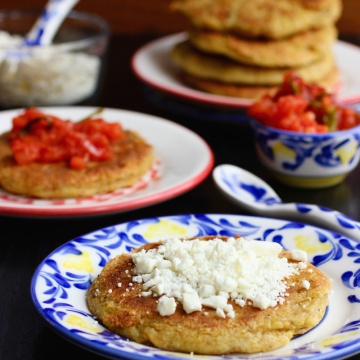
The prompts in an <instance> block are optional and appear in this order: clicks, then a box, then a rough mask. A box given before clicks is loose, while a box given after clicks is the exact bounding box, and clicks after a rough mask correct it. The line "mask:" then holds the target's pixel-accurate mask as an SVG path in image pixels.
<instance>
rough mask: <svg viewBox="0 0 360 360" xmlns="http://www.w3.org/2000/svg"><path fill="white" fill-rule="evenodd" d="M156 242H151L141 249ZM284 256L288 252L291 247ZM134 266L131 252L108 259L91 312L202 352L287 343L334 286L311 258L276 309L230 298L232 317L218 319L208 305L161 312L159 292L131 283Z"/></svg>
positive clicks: (132, 333)
mask: <svg viewBox="0 0 360 360" xmlns="http://www.w3.org/2000/svg"><path fill="white" fill-rule="evenodd" d="M210 238H213V237H206V238H205V240H206V239H210ZM223 239H224V240H226V238H224V237H223ZM158 245H159V243H150V244H147V245H145V246H144V247H143V248H144V249H146V250H148V249H151V248H155V247H157V246H158ZM140 249H141V248H139V249H136V250H135V251H139V250H140ZM282 255H283V256H287V257H289V254H288V253H287V252H283V254H282ZM289 261H293V260H289ZM133 268H134V264H133V262H132V260H131V257H130V255H129V254H122V255H119V256H118V257H115V258H114V259H112V260H110V262H109V263H108V264H107V265H106V266H105V267H104V268H103V270H102V272H101V274H100V275H99V276H98V277H97V278H96V279H95V280H94V282H93V283H92V285H91V287H90V289H89V291H88V293H87V298H86V300H87V305H88V307H89V309H90V311H91V313H92V314H93V315H94V316H96V318H97V319H98V320H99V321H100V322H101V323H102V324H103V325H104V326H105V327H107V328H108V329H109V330H110V331H112V332H114V333H117V334H120V335H122V336H125V337H127V338H129V339H131V340H134V341H136V342H139V343H143V344H148V345H154V346H156V347H158V348H161V349H165V350H170V351H182V352H195V353H199V354H226V353H234V352H245V353H253V352H260V351H268V350H272V349H275V348H278V347H280V346H283V345H285V344H286V343H288V342H289V341H290V339H291V338H292V337H294V336H296V335H299V334H302V333H305V332H306V331H308V330H309V329H311V328H312V327H314V326H315V325H317V324H318V323H319V321H320V320H321V319H322V317H323V315H324V312H325V309H326V306H327V304H328V293H329V290H330V288H331V282H330V280H329V279H328V278H327V277H326V276H325V275H324V274H323V273H322V272H321V271H320V270H319V269H317V268H316V267H314V266H313V265H311V264H310V263H308V267H307V268H306V269H304V270H303V271H302V272H301V273H300V274H298V275H294V276H292V277H291V279H289V280H288V281H289V282H291V283H293V286H290V288H289V290H288V293H289V296H288V297H287V298H286V301H285V303H284V304H283V305H278V306H276V307H275V308H267V309H265V310H260V309H258V308H255V307H253V306H251V305H249V304H247V305H245V306H244V307H240V306H238V305H236V304H235V303H232V302H229V303H231V304H232V305H233V307H234V310H235V314H236V315H235V318H234V319H231V318H220V317H218V316H217V315H216V314H215V310H214V309H210V308H206V311H197V312H193V313H190V314H186V313H185V311H184V310H183V309H182V307H181V306H177V309H176V311H175V313H174V314H173V315H171V316H161V315H159V313H158V311H157V302H156V298H155V297H152V296H148V297H144V296H139V294H141V284H138V283H133V284H132V286H130V283H131V282H132V280H131V279H132V271H133ZM309 270H310V271H309ZM304 279H306V280H308V281H309V282H310V289H309V290H306V289H305V288H304V287H303V285H302V281H303V280H304ZM119 283H121V286H120V287H119V286H118V284H119ZM109 290H111V291H110V292H109Z"/></svg>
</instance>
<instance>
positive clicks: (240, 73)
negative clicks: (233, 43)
mask: <svg viewBox="0 0 360 360" xmlns="http://www.w3.org/2000/svg"><path fill="white" fill-rule="evenodd" d="M171 56H172V59H173V61H174V62H175V64H176V65H177V66H178V67H179V68H180V69H182V71H184V72H185V73H187V74H190V75H192V76H196V77H198V78H202V79H207V80H215V81H220V82H224V83H229V84H238V85H239V84H241V85H261V86H269V85H270V86H274V85H275V86H278V85H280V84H281V83H282V81H283V79H284V75H285V73H286V72H287V71H289V68H264V67H256V66H250V65H245V64H241V63H239V62H235V61H233V60H230V59H228V58H226V57H220V56H216V55H212V54H211V55H210V54H205V53H203V52H200V51H198V50H196V49H194V47H193V46H191V45H190V43H189V41H188V40H185V41H183V42H180V43H178V44H176V45H175V46H174V48H173V50H172V53H171ZM333 67H334V59H333V55H332V53H331V51H329V52H328V53H327V54H326V55H324V57H323V58H322V59H321V60H319V61H317V62H315V63H312V64H310V65H307V66H302V67H295V68H291V70H292V71H294V72H296V73H297V74H298V75H299V76H301V77H302V78H303V79H304V81H306V82H314V81H319V80H321V79H322V78H323V77H324V76H325V75H326V74H328V73H329V72H330V70H331V69H332V68H333Z"/></svg>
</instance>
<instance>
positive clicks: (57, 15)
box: [24, 0, 79, 46]
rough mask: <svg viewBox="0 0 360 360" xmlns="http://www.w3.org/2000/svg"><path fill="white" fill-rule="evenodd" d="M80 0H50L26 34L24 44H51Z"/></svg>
mask: <svg viewBox="0 0 360 360" xmlns="http://www.w3.org/2000/svg"><path fill="white" fill-rule="evenodd" d="M78 2H79V0H49V1H48V3H47V4H46V6H45V8H44V10H43V11H42V13H41V15H40V17H39V18H38V19H37V20H36V22H35V24H34V26H33V27H32V28H31V30H30V31H29V32H28V34H27V35H26V36H25V40H24V46H39V45H49V44H51V42H52V40H53V38H54V36H55V34H56V32H57V31H58V29H59V27H60V25H61V24H62V22H63V21H64V19H65V18H66V16H67V14H68V13H69V12H70V10H71V9H72V8H73V7H74V6H75V4H76V3H78Z"/></svg>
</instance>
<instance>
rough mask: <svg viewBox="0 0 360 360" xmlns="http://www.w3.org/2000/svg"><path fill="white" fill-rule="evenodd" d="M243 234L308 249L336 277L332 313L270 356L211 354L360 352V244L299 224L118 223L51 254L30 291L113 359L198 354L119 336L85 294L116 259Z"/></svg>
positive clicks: (186, 219) (74, 337) (189, 219)
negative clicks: (168, 240) (153, 247)
mask: <svg viewBox="0 0 360 360" xmlns="http://www.w3.org/2000/svg"><path fill="white" fill-rule="evenodd" d="M235 234H242V235H244V236H246V237H248V238H253V239H258V240H260V241H271V242H277V243H279V244H281V245H282V246H283V247H284V248H285V249H293V248H301V249H304V250H306V251H307V252H308V255H309V260H310V261H312V263H314V264H315V265H316V266H319V267H320V268H321V270H322V271H323V272H324V273H325V274H327V275H328V276H330V277H331V279H332V281H333V287H334V291H333V293H332V294H331V296H330V304H329V307H328V311H327V315H326V316H325V317H324V319H323V321H322V322H321V323H320V324H319V325H318V326H317V327H316V328H314V329H313V330H311V331H310V332H308V333H307V334H304V335H303V336H301V337H298V338H296V339H294V341H291V342H290V343H289V344H288V345H286V346H284V347H283V348H281V349H278V350H276V351H272V352H269V353H259V354H253V355H251V356H248V355H246V356H242V355H241V354H231V355H224V356H221V357H219V356H211V357H209V358H211V359H228V360H237V359H245V358H246V359H248V358H251V359H279V358H281V359H289V360H290V359H338V358H340V357H346V356H349V355H351V354H353V353H355V352H358V351H360V307H359V304H358V303H359V302H360V288H359V286H360V284H359V277H360V275H359V273H360V267H359V263H360V244H359V243H357V242H355V241H353V240H350V239H348V238H346V237H343V236H341V235H339V234H336V233H332V232H329V231H326V230H322V229H320V228H316V227H312V226H308V225H304V224H301V223H297V222H288V221H284V220H275V219H268V218H257V217H250V216H238V215H226V214H189V215H179V216H168V217H158V218H149V219H143V220H138V221H131V222H128V223H124V224H118V225H115V226H111V227H108V228H104V229H101V230H97V231H95V232H93V233H90V234H87V235H84V236H81V237H78V238H76V239H74V240H72V241H70V242H68V243H66V244H64V245H63V246H61V247H60V248H58V249H57V250H55V251H54V252H53V253H52V254H50V255H49V256H48V257H47V258H46V259H45V260H44V261H43V262H42V263H41V264H40V265H39V267H38V268H37V270H36V272H35V273H34V275H33V278H32V282H31V295H32V299H33V302H34V305H35V307H36V309H37V310H38V312H39V313H40V315H41V316H42V317H43V318H44V320H45V321H46V322H48V323H49V324H50V325H51V327H52V328H53V329H54V330H56V331H57V332H58V333H60V334H61V335H62V336H64V337H65V338H67V339H68V340H70V341H72V342H74V343H75V344H78V345H80V346H82V347H84V348H87V349H89V350H91V351H94V352H96V353H98V354H101V355H103V356H106V357H110V358H113V359H123V358H129V359H139V360H140V359H141V360H142V359H149V358H161V359H163V360H172V359H179V358H187V359H189V358H193V355H192V354H182V353H173V352H168V351H163V350H160V349H156V348H153V347H149V346H145V345H141V344H137V343H135V342H132V341H128V340H127V339H125V338H123V337H121V336H118V335H115V334H113V333H111V332H109V331H108V330H106V329H105V328H104V327H102V326H101V325H100V324H99V323H97V322H96V320H95V319H94V318H93V317H92V316H91V314H90V312H89V310H88V309H87V306H86V301H85V297H86V292H87V289H88V287H89V285H90V283H91V281H92V280H93V279H94V278H95V277H96V276H97V275H98V274H99V273H100V271H101V269H102V268H103V267H104V265H105V264H106V262H107V261H109V259H110V258H112V257H114V256H116V255H117V254H119V253H121V252H129V251H130V250H131V249H132V248H134V247H138V246H141V245H143V244H145V243H146V242H149V241H150V242H151V241H158V240H160V239H162V238H164V237H166V236H168V237H169V236H172V237H174V236H178V237H181V236H201V235H228V236H231V235H235Z"/></svg>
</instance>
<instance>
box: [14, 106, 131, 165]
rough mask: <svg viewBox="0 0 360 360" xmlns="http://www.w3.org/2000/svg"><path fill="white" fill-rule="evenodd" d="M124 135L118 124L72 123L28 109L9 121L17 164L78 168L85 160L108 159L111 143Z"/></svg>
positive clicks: (92, 120)
mask: <svg viewBox="0 0 360 360" xmlns="http://www.w3.org/2000/svg"><path fill="white" fill-rule="evenodd" d="M124 136H125V135H124V132H123V130H122V127H121V125H120V124H119V123H108V122H106V121H105V120H104V119H103V118H101V117H96V118H93V117H89V118H86V119H84V120H82V121H79V122H72V121H70V120H63V119H60V118H59V117H56V116H54V115H50V114H46V113H44V112H42V111H40V110H38V109H37V108H34V107H30V108H27V109H25V110H24V112H23V113H21V114H20V115H18V116H16V117H14V118H13V119H12V129H11V131H10V133H9V140H10V147H11V150H12V152H13V156H14V159H15V162H16V163H17V164H18V165H28V164H31V163H34V162H36V163H54V162H60V161H65V162H67V164H68V166H69V167H70V168H73V169H82V168H84V167H85V166H86V163H87V162H88V161H104V160H110V159H111V158H112V157H113V153H112V151H111V148H110V145H111V143H112V142H114V141H116V140H119V139H122V138H124Z"/></svg>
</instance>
